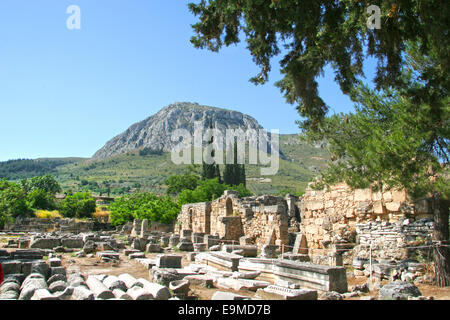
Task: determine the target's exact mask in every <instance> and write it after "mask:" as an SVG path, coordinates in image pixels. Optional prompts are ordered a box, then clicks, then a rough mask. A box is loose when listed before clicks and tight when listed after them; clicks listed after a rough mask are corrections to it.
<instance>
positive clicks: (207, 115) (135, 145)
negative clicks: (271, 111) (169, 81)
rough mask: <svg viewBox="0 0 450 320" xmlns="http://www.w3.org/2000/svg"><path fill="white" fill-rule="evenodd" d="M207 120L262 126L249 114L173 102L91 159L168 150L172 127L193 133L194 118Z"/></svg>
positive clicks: (228, 126) (220, 125) (205, 123)
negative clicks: (150, 150)
mask: <svg viewBox="0 0 450 320" xmlns="http://www.w3.org/2000/svg"><path fill="white" fill-rule="evenodd" d="M210 120H212V121H213V123H214V124H215V128H217V129H219V130H221V131H223V132H225V130H226V129H236V128H242V129H243V130H244V131H245V130H247V129H249V128H250V129H262V126H261V125H260V124H259V123H258V121H256V120H255V119H254V118H253V117H251V116H249V115H246V114H243V113H241V112H238V111H233V110H227V109H221V108H216V107H210V106H203V105H199V104H198V103H191V102H175V103H173V104H170V105H168V106H166V107H164V108H162V109H161V110H160V111H158V112H157V113H156V114H154V115H152V116H150V117H148V118H147V119H145V120H143V121H140V122H138V123H135V124H133V125H132V126H130V127H129V128H128V129H127V130H126V131H125V132H123V133H121V134H119V135H118V136H116V137H114V138H113V139H111V140H110V141H108V142H107V143H106V144H105V146H103V147H102V148H101V149H100V150H98V151H97V152H96V153H95V154H94V156H93V159H104V158H108V157H111V156H114V155H118V154H123V153H126V152H130V151H135V150H138V149H142V148H149V149H152V150H162V151H164V152H170V151H171V150H172V149H173V148H174V147H175V145H176V144H177V143H176V142H172V141H171V137H172V133H173V132H174V131H175V130H176V129H186V130H188V131H189V132H190V133H191V134H193V132H194V123H195V122H196V121H200V122H202V125H203V128H205V129H207V128H208V126H209V121H210Z"/></svg>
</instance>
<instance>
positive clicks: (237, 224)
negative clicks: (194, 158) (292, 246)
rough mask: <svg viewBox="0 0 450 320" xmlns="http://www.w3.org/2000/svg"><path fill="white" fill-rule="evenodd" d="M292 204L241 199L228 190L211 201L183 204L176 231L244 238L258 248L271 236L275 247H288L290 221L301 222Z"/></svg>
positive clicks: (280, 200)
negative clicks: (257, 245)
mask: <svg viewBox="0 0 450 320" xmlns="http://www.w3.org/2000/svg"><path fill="white" fill-rule="evenodd" d="M295 200H297V199H296V198H295ZM292 203H293V202H292V201H291V203H289V204H288V203H287V201H286V199H284V198H282V197H275V196H267V195H265V196H259V197H247V198H238V196H237V193H236V192H234V191H226V192H225V194H224V195H223V196H222V197H220V198H219V199H217V200H214V201H212V202H205V203H195V204H187V205H184V206H183V207H182V210H181V213H180V215H179V216H178V219H177V222H176V224H175V232H176V233H180V232H181V231H182V230H192V232H194V233H195V232H198V233H204V234H211V235H218V236H219V237H220V238H221V239H222V240H235V241H239V240H240V238H241V237H245V238H246V243H247V244H259V245H263V244H264V243H265V242H266V241H267V238H268V237H269V236H271V237H273V242H275V243H276V244H280V245H281V244H288V243H289V237H288V233H289V227H290V221H291V220H295V221H296V222H298V221H297V219H296V218H295V217H296V213H297V214H298V209H296V208H295V207H292Z"/></svg>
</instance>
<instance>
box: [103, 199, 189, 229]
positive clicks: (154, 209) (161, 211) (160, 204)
mask: <svg viewBox="0 0 450 320" xmlns="http://www.w3.org/2000/svg"><path fill="white" fill-rule="evenodd" d="M110 211H111V214H110V221H111V223H112V224H113V225H122V224H124V223H126V222H128V221H133V219H141V220H142V219H148V220H149V221H150V222H151V221H157V222H161V223H171V222H173V221H174V220H175V219H176V217H177V216H178V213H179V212H180V207H179V205H178V204H177V203H176V202H175V201H174V200H173V199H172V198H171V197H169V196H163V197H158V196H156V195H155V194H153V193H149V192H146V193H136V194H130V195H124V196H122V197H120V198H119V199H116V201H114V202H113V203H112V204H111V206H110Z"/></svg>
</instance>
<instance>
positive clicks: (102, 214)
mask: <svg viewBox="0 0 450 320" xmlns="http://www.w3.org/2000/svg"><path fill="white" fill-rule="evenodd" d="M109 214H110V212H109V211H104V210H102V208H98V207H97V208H96V209H95V213H94V214H93V216H94V218H95V219H97V220H99V221H109Z"/></svg>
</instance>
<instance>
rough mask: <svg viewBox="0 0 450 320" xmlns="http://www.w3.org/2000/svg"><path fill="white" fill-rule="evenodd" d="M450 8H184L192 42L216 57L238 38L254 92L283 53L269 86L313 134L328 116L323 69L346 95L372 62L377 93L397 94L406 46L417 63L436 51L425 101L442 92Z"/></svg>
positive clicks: (323, 4) (273, 3) (243, 0)
mask: <svg viewBox="0 0 450 320" xmlns="http://www.w3.org/2000/svg"><path fill="white" fill-rule="evenodd" d="M371 5H377V6H378V7H379V8H380V10H381V17H380V22H381V28H380V29H370V28H368V25H367V21H368V19H369V17H370V16H371V14H372V12H369V13H368V12H367V9H368V7H369V6H371ZM449 7H450V6H449V5H448V1H446V0H427V1H423V0H396V1H389V0H339V1H338V0H201V1H198V2H197V3H190V4H189V9H190V11H191V12H192V13H193V14H194V15H195V16H198V17H199V21H198V22H197V23H195V24H194V25H193V26H192V27H193V29H194V31H195V33H196V35H195V36H194V37H192V39H191V42H192V43H193V44H194V46H195V47H197V48H206V49H209V50H211V51H215V52H217V51H219V49H220V48H222V47H223V46H224V45H225V46H229V45H232V44H236V43H238V42H240V40H241V32H242V33H243V34H244V35H245V41H246V42H247V47H248V49H249V50H250V53H251V55H252V56H253V59H254V61H255V63H256V64H257V65H258V66H259V67H260V68H261V72H260V73H259V74H258V75H257V76H255V77H254V78H252V79H251V81H252V82H254V83H255V84H264V83H265V82H266V81H267V80H268V75H269V72H270V70H271V59H272V58H273V57H275V56H277V55H279V54H281V53H282V52H283V54H284V57H283V59H282V60H281V73H282V74H283V75H284V78H283V79H282V80H281V81H279V82H277V84H276V85H277V86H278V87H279V88H280V90H281V91H282V93H283V94H284V97H285V98H286V101H287V102H288V103H291V104H296V105H297V109H298V111H299V113H300V114H301V115H302V116H304V117H307V120H306V121H305V122H303V127H304V128H306V129H307V128H316V125H317V124H318V122H320V121H321V120H322V119H323V117H324V116H325V114H326V113H327V111H328V107H327V105H326V104H325V102H324V101H323V100H322V98H321V97H320V96H319V93H318V83H317V81H316V78H317V77H318V76H320V75H321V74H322V73H323V70H324V67H325V66H326V65H328V64H330V65H331V66H332V67H333V69H334V70H335V75H336V76H335V80H336V81H337V83H338V84H339V85H340V88H341V90H342V91H343V92H344V93H346V94H347V93H349V92H350V90H351V89H352V87H353V86H354V85H355V84H356V83H357V81H358V80H360V79H361V77H362V76H363V75H364V74H363V62H364V60H365V58H366V55H368V56H371V57H374V58H376V59H377V61H378V66H377V74H376V76H375V79H374V81H375V84H376V86H377V89H385V88H389V87H399V86H401V85H402V80H401V77H402V72H401V66H402V64H403V63H404V61H405V56H404V52H405V44H406V43H407V42H413V43H415V42H418V43H420V52H421V54H423V55H426V54H429V53H430V51H431V50H435V56H436V62H437V69H438V70H440V72H437V73H436V72H430V71H432V70H431V69H429V68H426V70H424V72H422V74H421V76H422V81H423V82H424V83H427V85H428V88H427V93H428V95H438V94H439V92H438V91H439V90H440V85H442V84H445V86H446V87H447V89H448V81H447V74H448V73H449V72H448V71H449V66H450V63H449V62H450V61H449V55H448V52H449V32H448V27H449V25H450V21H449V19H450V15H449V13H448V10H449ZM429 89H432V90H434V91H435V92H431V91H430V90H429ZM417 94H418V95H417V98H421V97H423V96H421V95H420V94H419V93H417Z"/></svg>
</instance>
